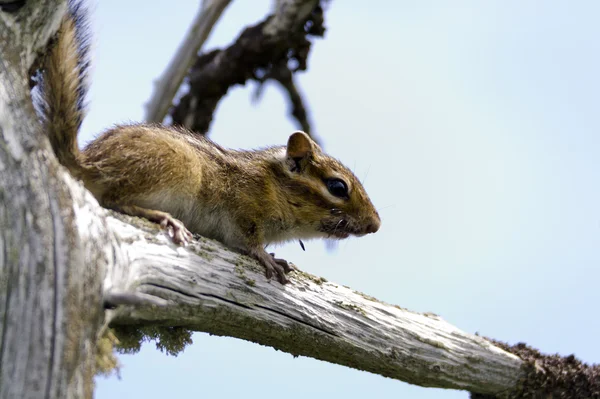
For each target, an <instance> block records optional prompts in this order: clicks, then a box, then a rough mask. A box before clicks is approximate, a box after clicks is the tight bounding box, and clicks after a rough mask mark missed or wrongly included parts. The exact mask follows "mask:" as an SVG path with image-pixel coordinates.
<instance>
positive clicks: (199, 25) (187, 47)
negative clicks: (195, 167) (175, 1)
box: [146, 0, 231, 123]
mask: <svg viewBox="0 0 600 399" xmlns="http://www.w3.org/2000/svg"><path fill="white" fill-rule="evenodd" d="M229 3H231V0H204V1H203V2H202V5H201V7H200V9H199V10H198V14H197V15H196V18H195V19H194V21H193V22H192V26H191V27H190V30H189V31H188V34H187V36H186V38H185V39H184V40H183V42H182V43H181V45H180V46H179V48H178V49H177V52H176V53H175V56H174V57H173V59H172V60H171V62H170V63H169V66H168V67H167V70H166V71H165V72H164V74H163V76H161V77H160V78H159V79H158V80H157V81H156V82H155V90H154V93H153V95H152V98H151V99H150V101H149V102H148V104H147V105H146V108H147V111H146V121H148V122H157V123H160V122H162V121H163V119H164V118H165V116H166V115H167V112H168V110H169V107H171V104H172V101H173V98H174V97H175V94H176V93H177V90H178V89H179V87H180V86H181V82H182V81H183V78H184V77H185V75H186V73H187V72H188V70H189V68H190V66H191V65H192V64H193V62H194V59H195V58H196V56H197V54H198V51H200V49H201V48H202V45H203V44H204V42H205V41H206V39H207V38H208V36H209V35H210V32H211V31H212V29H213V27H214V26H215V24H216V23H217V21H218V20H219V18H220V17H221V15H222V13H223V11H225V8H227V6H228V5H229Z"/></svg>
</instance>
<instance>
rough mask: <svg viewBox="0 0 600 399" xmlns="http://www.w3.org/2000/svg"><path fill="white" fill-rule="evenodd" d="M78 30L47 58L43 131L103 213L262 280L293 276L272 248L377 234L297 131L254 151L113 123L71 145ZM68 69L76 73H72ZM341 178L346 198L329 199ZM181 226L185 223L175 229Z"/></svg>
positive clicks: (357, 201) (362, 201) (371, 217)
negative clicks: (239, 263) (227, 251)
mask: <svg viewBox="0 0 600 399" xmlns="http://www.w3.org/2000/svg"><path fill="white" fill-rule="evenodd" d="M73 28H74V25H73V24H72V23H69V20H66V21H65V23H64V24H63V27H62V28H61V31H60V34H59V38H58V40H57V44H56V45H55V46H54V47H53V49H52V51H51V53H50V56H49V57H48V63H47V65H48V67H47V69H46V76H45V81H47V82H48V84H47V85H46V87H45V90H46V91H48V90H50V93H48V94H47V95H46V96H47V102H48V103H49V107H48V108H47V116H46V119H47V131H48V134H49V137H50V141H51V143H52V146H53V148H54V151H55V152H56V155H57V157H58V159H59V161H60V162H61V163H62V164H63V165H65V166H66V167H67V168H69V170H70V171H71V172H72V173H73V174H74V175H75V176H77V177H79V178H81V179H82V180H83V182H84V184H85V186H86V187H87V188H88V189H89V190H90V191H91V192H92V193H93V194H94V196H95V197H96V198H97V199H98V201H99V202H100V203H101V204H102V205H103V206H105V207H108V208H112V209H116V210H118V211H121V212H124V213H128V214H131V215H134V216H142V217H146V218H148V219H150V220H152V221H155V222H157V223H160V224H161V225H163V226H164V227H169V228H172V229H173V233H174V238H175V239H176V241H180V242H184V243H185V242H186V241H187V239H188V238H189V237H188V234H189V233H187V230H186V229H185V228H184V227H183V226H182V225H181V222H183V225H185V227H187V229H189V230H190V231H192V232H194V233H198V234H201V235H203V236H207V237H210V238H214V239H218V240H220V241H222V242H224V243H225V244H227V245H229V246H231V247H234V248H237V249H238V250H241V251H243V252H245V253H247V254H249V255H251V256H254V257H255V258H256V259H258V260H259V261H260V262H261V263H263V265H265V267H266V269H267V275H269V274H270V273H273V272H277V273H278V276H279V280H280V281H281V282H286V281H287V279H286V277H285V274H284V272H287V271H289V270H291V269H289V267H286V266H285V265H281V264H279V263H278V262H275V261H274V260H273V258H272V257H270V256H269V255H268V254H267V253H266V252H265V250H264V249H263V248H264V245H265V244H268V243H271V242H282V241H288V240H295V239H310V238H317V237H331V238H338V239H340V238H346V237H347V236H349V235H363V234H367V233H372V232H375V231H377V229H378V228H379V224H380V220H379V215H378V214H377V211H376V210H375V208H374V207H373V205H372V204H371V201H370V200H369V197H368V195H367V194H366V192H365V190H364V188H363V186H362V184H361V183H360V182H359V181H358V179H357V178H356V177H355V176H354V174H353V173H352V172H351V171H350V170H349V169H348V168H346V167H345V166H344V165H343V164H342V163H340V162H339V161H337V160H335V159H334V158H332V157H330V156H328V155H326V154H324V153H323V152H322V150H321V149H320V147H319V146H318V145H317V144H316V143H315V142H314V141H312V140H311V139H310V137H309V136H308V135H306V134H305V133H302V132H296V133H294V134H292V135H291V136H290V139H289V142H288V146H287V148H286V147H283V146H281V147H271V148H266V149H261V150H254V151H234V150H227V149H224V148H221V147H220V146H218V145H217V144H215V143H213V142H212V141H210V140H208V139H206V138H204V137H203V136H199V135H195V134H193V133H191V132H188V131H186V130H183V129H177V128H173V127H166V126H162V125H145V124H132V125H124V126H117V127H115V128H113V129H111V130H109V131H107V132H105V133H104V134H102V135H101V136H100V137H98V138H97V139H96V140H94V141H92V142H91V143H90V144H89V145H88V146H87V147H86V148H85V149H84V150H83V151H82V152H80V151H79V149H78V147H77V128H78V125H79V124H78V121H80V120H81V112H80V110H78V109H77V107H76V106H74V105H73V102H74V100H75V99H76V96H77V94H78V93H77V90H78V88H79V87H81V86H80V85H78V84H77V83H73V82H72V80H73V79H74V78H75V77H77V76H79V74H77V73H73V72H69V69H70V68H77V67H78V64H77V62H75V61H73V59H76V57H77V56H76V53H75V54H74V53H73V52H74V51H76V50H77V46H76V45H74V44H73V40H74V38H75V35H74V34H73V32H72V29H73ZM71 71H72V69H71ZM334 177H335V178H340V179H342V180H343V181H344V182H345V184H346V185H347V187H348V192H349V195H348V198H337V197H335V196H333V195H332V194H331V193H329V191H328V189H327V186H326V183H325V179H329V178H334ZM179 221H181V222H179Z"/></svg>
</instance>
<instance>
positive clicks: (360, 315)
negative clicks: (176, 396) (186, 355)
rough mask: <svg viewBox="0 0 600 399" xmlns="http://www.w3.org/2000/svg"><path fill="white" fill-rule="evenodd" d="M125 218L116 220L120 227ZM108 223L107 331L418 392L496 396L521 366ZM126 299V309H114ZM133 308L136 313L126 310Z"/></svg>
mask: <svg viewBox="0 0 600 399" xmlns="http://www.w3.org/2000/svg"><path fill="white" fill-rule="evenodd" d="M121 219H122V220H121ZM124 220H126V221H129V222H131V221H133V223H134V224H138V222H136V221H135V219H132V218H128V217H120V218H119V219H116V218H111V217H109V218H108V219H107V223H108V227H109V229H110V230H112V231H114V232H115V233H116V235H117V236H118V237H119V240H118V241H119V244H118V245H117V244H116V243H114V242H113V243H111V242H97V244H98V245H103V246H109V247H117V246H118V248H119V250H120V251H122V253H121V255H120V256H119V257H118V258H119V259H121V260H123V262H122V263H121V262H117V263H114V264H113V265H111V266H110V267H109V268H108V273H107V278H106V280H105V291H106V297H107V298H112V299H111V305H112V306H117V310H115V311H110V320H111V324H112V325H113V326H119V325H162V326H173V327H177V326H183V327H186V328H189V329H192V330H195V331H205V332H209V333H212V334H217V335H226V336H231V337H238V338H242V339H246V340H250V341H253V342H257V343H260V344H263V345H269V346H273V347H275V348H277V349H279V350H283V351H286V352H289V353H291V354H293V355H303V356H309V357H314V358H317V359H321V360H325V361H329V362H332V363H337V364H342V365H346V366H349V367H353V368H357V369H359V370H365V371H370V372H373V373H377V374H381V375H383V376H386V377H390V378H395V379H400V380H403V381H406V382H409V383H412V384H418V385H422V386H431V387H442V388H454V389H466V390H471V391H474V392H481V393H488V394H495V393H498V392H501V391H504V390H508V389H511V388H512V387H514V386H515V385H516V383H517V381H518V379H519V378H520V377H521V376H522V371H521V369H520V366H521V364H522V361H521V360H519V359H518V358H517V357H516V356H514V355H511V354H508V353H506V352H504V351H502V350H500V349H499V348H496V347H495V346H493V345H492V344H490V343H489V342H488V341H486V340H484V339H483V338H480V337H477V336H475V335H471V334H467V333H465V332H462V331H460V330H459V329H457V328H456V327H454V326H452V325H450V324H448V323H447V322H445V321H443V320H442V319H441V318H439V317H438V316H436V315H433V314H419V313H414V312H410V311H408V310H406V309H402V308H400V307H398V306H393V305H388V304H385V303H383V302H380V301H378V300H377V299H375V298H373V297H370V296H368V295H365V294H361V293H359V292H356V291H354V290H352V289H350V288H346V287H343V286H340V285H338V284H335V283H331V282H327V281H325V280H324V279H321V278H318V277H315V276H312V275H309V274H307V273H303V272H295V273H292V274H291V276H290V279H291V284H289V285H286V286H282V285H281V284H279V283H277V282H276V281H270V282H269V281H267V280H266V279H265V277H264V273H263V269H262V268H261V267H260V266H259V265H258V264H257V263H256V262H254V261H253V260H251V259H250V258H248V257H246V256H243V255H240V254H237V253H234V252H231V251H230V250H228V249H227V248H225V247H224V246H223V245H222V244H220V243H218V242H217V241H212V240H206V239H201V240H200V241H195V242H194V243H192V244H191V245H190V246H189V248H185V249H184V248H181V247H175V246H174V245H173V244H171V243H170V240H169V239H168V238H167V237H166V235H165V234H163V233H157V229H156V228H155V227H154V226H151V225H148V224H147V226H148V227H144V229H145V231H143V230H138V229H134V228H133V227H132V226H131V225H130V224H127V223H124V222H123V221H124ZM119 298H122V299H123V301H124V303H123V305H124V306H119V305H121V304H122V303H120V300H119ZM132 303H133V304H132Z"/></svg>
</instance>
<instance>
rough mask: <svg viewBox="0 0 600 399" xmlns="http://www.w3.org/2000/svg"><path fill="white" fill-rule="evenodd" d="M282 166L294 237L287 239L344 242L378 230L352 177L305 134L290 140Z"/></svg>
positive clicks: (367, 201)
mask: <svg viewBox="0 0 600 399" xmlns="http://www.w3.org/2000/svg"><path fill="white" fill-rule="evenodd" d="M284 163H285V169H286V170H285V173H286V175H287V177H288V178H287V179H286V183H285V185H286V187H285V189H286V190H287V191H291V193H290V194H291V195H290V196H289V199H288V202H289V205H290V208H291V211H292V212H293V213H294V216H295V220H296V223H297V226H296V229H295V230H296V232H297V233H298V237H289V238H316V237H324V238H334V239H344V238H348V237H349V236H363V235H365V234H369V233H375V232H376V231H377V230H379V226H380V225H381V221H380V219H379V214H378V213H377V211H376V210H375V207H374V206H373V204H372V203H371V200H370V199H369V196H368V195H367V193H366V192H365V189H364V188H363V185H362V184H361V183H360V181H359V180H358V179H357V178H356V176H354V173H352V172H351V171H350V170H349V169H348V168H347V167H345V166H344V165H343V164H342V163H341V162H339V161H338V160H336V159H334V158H332V157H330V156H328V155H327V154H325V153H323V151H322V150H321V148H320V147H319V146H318V144H317V143H315V142H314V141H313V140H312V139H311V138H310V137H309V136H308V135H307V134H306V133H304V132H300V131H298V132H294V133H293V134H292V135H291V136H290V138H289V139H288V144H287V148H286V153H285V162H284Z"/></svg>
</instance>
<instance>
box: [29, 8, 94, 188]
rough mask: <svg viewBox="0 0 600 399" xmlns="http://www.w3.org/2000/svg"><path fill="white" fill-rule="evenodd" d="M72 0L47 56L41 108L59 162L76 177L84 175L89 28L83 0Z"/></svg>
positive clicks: (41, 89)
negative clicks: (82, 135) (83, 128)
mask: <svg viewBox="0 0 600 399" xmlns="http://www.w3.org/2000/svg"><path fill="white" fill-rule="evenodd" d="M70 3H71V4H70V7H69V11H67V14H66V15H65V17H64V19H63V22H62V24H61V26H60V29H59V31H58V33H57V35H56V38H55V39H54V42H53V43H52V44H51V45H50V48H49V51H48V53H47V55H46V57H45V61H44V65H43V71H42V75H41V81H40V93H39V94H40V99H41V102H40V111H41V113H42V120H43V124H44V129H45V131H46V133H47V134H48V138H49V139H50V143H51V145H52V149H53V150H54V153H55V154H56V157H57V158H58V160H59V162H60V163H61V164H63V165H64V166H65V167H67V168H68V169H69V171H70V172H71V173H72V174H73V175H74V176H76V177H82V176H81V175H82V172H83V167H82V166H81V164H80V161H79V158H80V151H79V147H78V145H77V133H78V132H79V128H80V126H81V122H82V121H83V117H84V111H85V94H86V91H87V72H88V65H89V63H88V48H89V39H88V32H89V28H88V26H87V19H86V12H85V10H84V9H83V8H82V5H81V2H73V1H71V2H70Z"/></svg>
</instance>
